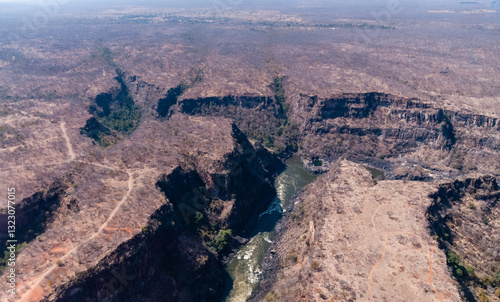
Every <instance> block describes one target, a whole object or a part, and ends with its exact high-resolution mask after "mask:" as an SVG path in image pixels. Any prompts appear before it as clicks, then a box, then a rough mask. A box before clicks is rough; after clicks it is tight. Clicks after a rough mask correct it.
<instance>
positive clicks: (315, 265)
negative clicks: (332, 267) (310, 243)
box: [311, 261, 321, 272]
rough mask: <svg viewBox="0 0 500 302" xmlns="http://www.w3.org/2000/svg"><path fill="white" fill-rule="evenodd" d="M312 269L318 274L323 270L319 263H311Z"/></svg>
mask: <svg viewBox="0 0 500 302" xmlns="http://www.w3.org/2000/svg"><path fill="white" fill-rule="evenodd" d="M311 268H312V269H313V270H315V271H317V272H319V271H320V270H321V265H320V264H319V262H318V261H313V262H312V263H311Z"/></svg>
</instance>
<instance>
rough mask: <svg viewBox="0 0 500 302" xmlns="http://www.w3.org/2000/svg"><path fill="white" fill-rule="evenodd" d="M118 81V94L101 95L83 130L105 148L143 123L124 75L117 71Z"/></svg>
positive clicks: (95, 102)
mask: <svg viewBox="0 0 500 302" xmlns="http://www.w3.org/2000/svg"><path fill="white" fill-rule="evenodd" d="M116 72H117V76H116V77H115V79H116V81H117V82H118V83H119V84H120V89H119V91H118V92H117V93H115V94H111V93H101V94H99V95H98V96H97V97H96V98H95V100H94V103H93V104H92V105H91V106H90V107H89V113H90V114H92V115H93V118H90V119H89V120H88V121H87V124H86V125H85V127H84V128H82V133H84V134H86V135H87V136H89V137H90V138H92V139H94V140H95V141H96V142H98V143H99V144H100V145H101V146H103V147H108V146H111V145H113V144H115V143H116V142H117V141H119V140H120V139H121V137H122V136H123V135H129V134H131V133H132V132H134V130H135V129H136V128H137V126H138V125H139V123H140V121H141V110H140V108H139V107H137V106H136V105H135V103H134V101H133V100H132V98H131V97H130V93H129V89H128V87H127V85H126V83H125V81H124V75H123V73H122V72H121V71H120V70H117V71H116Z"/></svg>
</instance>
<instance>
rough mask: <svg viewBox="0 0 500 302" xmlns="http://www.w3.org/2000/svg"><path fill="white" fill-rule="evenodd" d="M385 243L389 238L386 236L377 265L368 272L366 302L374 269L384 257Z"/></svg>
mask: <svg viewBox="0 0 500 302" xmlns="http://www.w3.org/2000/svg"><path fill="white" fill-rule="evenodd" d="M387 241H389V236H388V235H387V234H385V235H384V244H383V246H382V255H380V259H379V260H378V262H377V263H375V265H374V266H373V267H372V269H371V270H370V273H369V274H368V290H367V291H366V300H367V301H369V300H370V295H371V289H372V275H373V272H374V271H375V269H376V268H377V267H378V266H379V265H380V263H382V261H383V260H384V257H385V248H386V247H387Z"/></svg>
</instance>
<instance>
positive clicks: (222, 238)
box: [211, 229, 233, 253]
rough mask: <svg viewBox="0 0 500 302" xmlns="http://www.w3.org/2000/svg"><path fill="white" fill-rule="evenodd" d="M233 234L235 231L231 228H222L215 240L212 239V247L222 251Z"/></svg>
mask: <svg viewBox="0 0 500 302" xmlns="http://www.w3.org/2000/svg"><path fill="white" fill-rule="evenodd" d="M232 235H233V231H232V230H231V229H227V230H220V231H219V234H217V237H216V238H215V240H214V241H212V244H211V245H212V247H214V248H215V250H217V252H219V253H220V252H222V251H223V250H224V249H225V248H226V246H227V244H228V243H229V239H231V236H232Z"/></svg>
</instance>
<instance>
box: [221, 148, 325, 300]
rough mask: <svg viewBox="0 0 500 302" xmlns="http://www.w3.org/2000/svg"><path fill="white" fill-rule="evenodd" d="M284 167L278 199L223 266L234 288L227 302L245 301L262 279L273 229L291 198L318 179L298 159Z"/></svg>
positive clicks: (279, 177) (279, 184) (278, 185)
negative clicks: (250, 236)
mask: <svg viewBox="0 0 500 302" xmlns="http://www.w3.org/2000/svg"><path fill="white" fill-rule="evenodd" d="M286 165H287V168H286V170H285V171H283V173H281V174H280V175H279V176H278V177H277V178H276V181H275V187H276V191H277V196H276V198H275V199H274V200H273V202H272V203H271V204H270V205H269V208H268V209H267V211H265V212H264V213H262V214H261V215H260V217H259V221H258V223H257V226H256V227H255V229H254V230H253V236H252V238H251V239H250V241H249V242H248V243H247V244H246V245H244V246H242V247H241V249H240V250H239V251H238V253H236V255H235V256H234V257H233V259H232V260H231V261H230V262H229V263H228V265H227V266H226V270H227V272H228V273H229V275H230V276H231V278H232V281H233V288H232V289H231V291H230V292H229V294H228V295H227V297H226V299H225V301H226V302H245V301H246V299H247V298H248V297H249V296H250V295H251V293H252V291H253V290H254V289H255V288H256V287H257V285H258V284H259V282H260V280H261V279H262V278H263V277H264V276H263V274H262V270H261V266H260V265H261V263H262V260H263V259H264V255H265V254H266V252H267V250H268V249H269V247H270V246H271V242H272V240H273V238H274V236H275V232H274V227H275V226H276V224H277V222H278V221H279V219H280V218H281V216H282V214H283V209H286V208H287V207H288V204H289V202H290V199H291V198H292V196H293V195H294V194H295V193H297V192H298V191H299V190H300V189H301V188H302V187H304V186H305V185H307V184H309V183H311V182H313V181H314V180H315V179H316V177H317V176H315V175H311V174H309V173H308V172H307V170H306V169H305V168H304V166H303V165H302V162H301V161H300V159H299V157H298V156H293V157H291V158H290V159H288V160H287V161H286Z"/></svg>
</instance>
